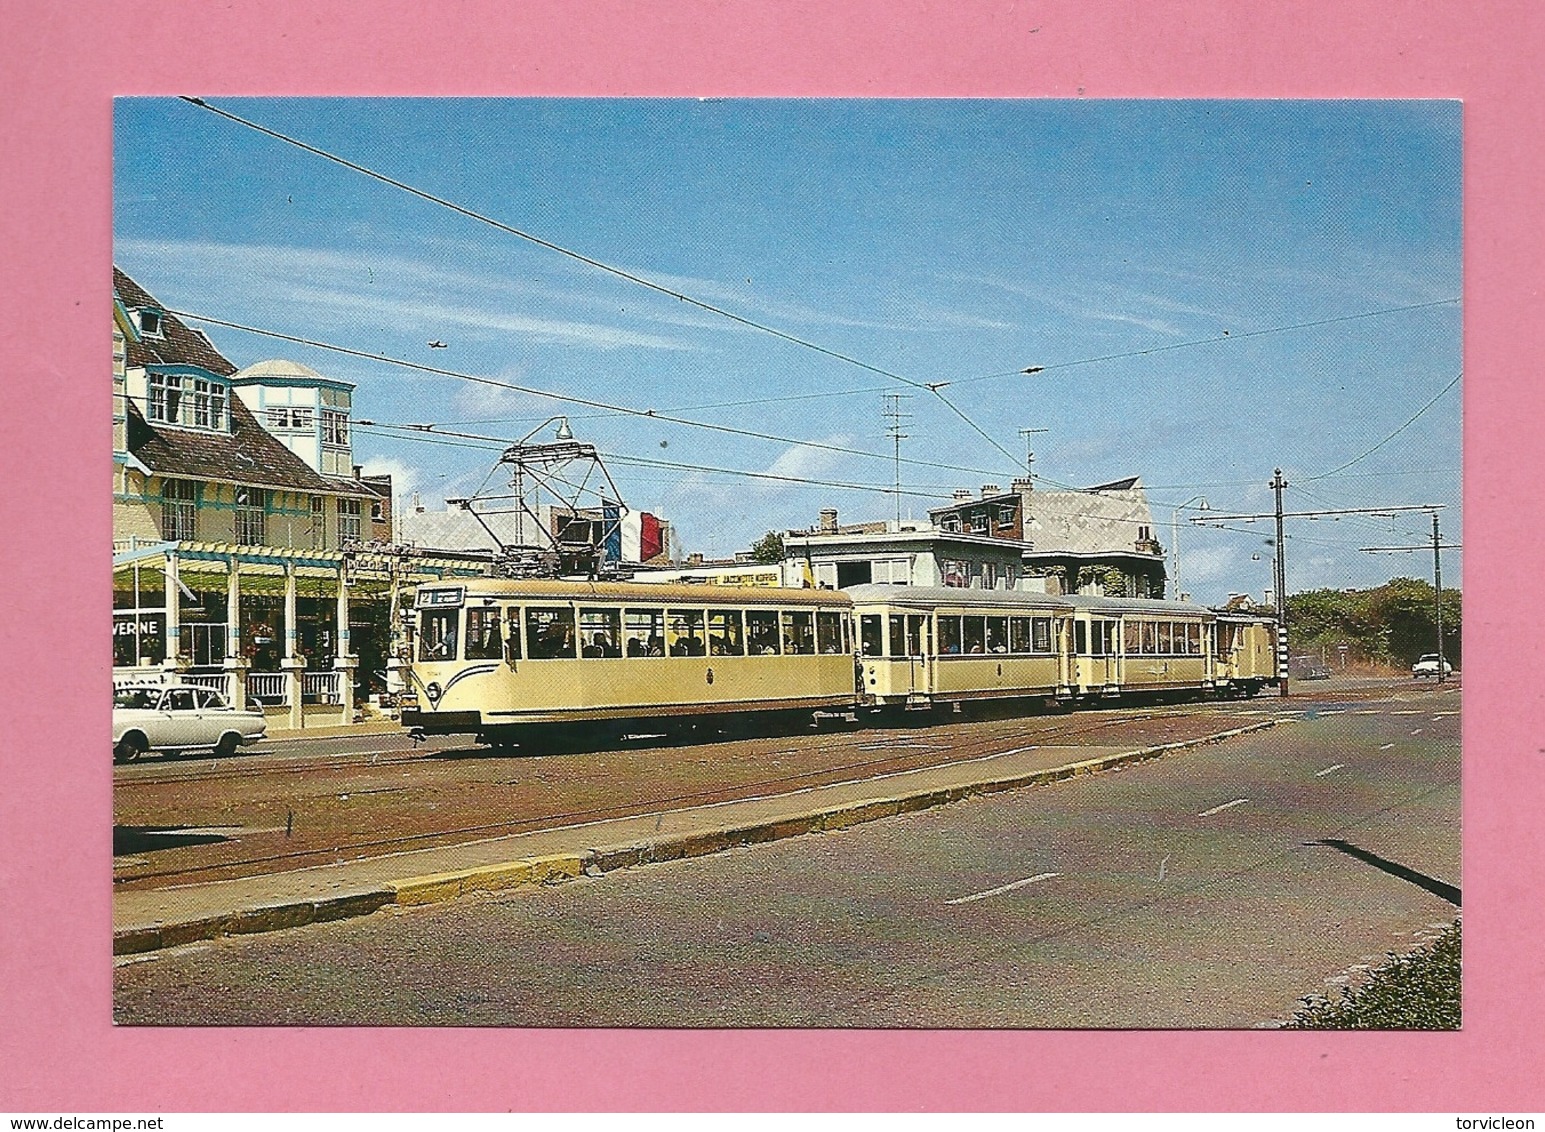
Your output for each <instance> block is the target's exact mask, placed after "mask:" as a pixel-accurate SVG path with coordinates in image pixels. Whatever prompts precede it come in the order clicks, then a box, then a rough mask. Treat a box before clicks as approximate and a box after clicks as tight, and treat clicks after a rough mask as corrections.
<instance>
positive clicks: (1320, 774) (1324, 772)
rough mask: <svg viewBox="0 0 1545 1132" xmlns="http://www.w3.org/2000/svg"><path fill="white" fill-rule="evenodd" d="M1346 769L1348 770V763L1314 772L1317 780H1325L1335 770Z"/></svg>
mask: <svg viewBox="0 0 1545 1132" xmlns="http://www.w3.org/2000/svg"><path fill="white" fill-rule="evenodd" d="M1345 769H1346V763H1337V764H1336V765H1335V766H1328V767H1326V768H1325V769H1324V770H1317V771H1315V772H1314V777H1316V778H1323V777H1324V776H1325V775H1327V774H1329V773H1330V772H1331V771H1333V770H1345Z"/></svg>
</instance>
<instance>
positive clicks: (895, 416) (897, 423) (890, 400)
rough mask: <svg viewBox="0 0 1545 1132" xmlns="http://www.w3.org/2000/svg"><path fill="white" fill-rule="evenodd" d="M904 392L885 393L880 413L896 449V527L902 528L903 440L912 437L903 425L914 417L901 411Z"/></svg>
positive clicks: (887, 433)
mask: <svg viewBox="0 0 1545 1132" xmlns="http://www.w3.org/2000/svg"><path fill="white" fill-rule="evenodd" d="M905 396H906V394H904V393H887V394H885V407H884V408H883V409H881V410H880V415H881V416H882V417H884V418H885V419H886V421H887V422H889V423H888V424H887V425H886V426H885V434H886V435H887V436H889V437H890V438H891V442H892V443H893V444H894V445H895V450H896V529H897V530H900V529H901V442H902V441H903V440H910V439H911V438H910V437H909V436H908V435H907V434H906V433H904V432H902V431H901V428H902V425H903V424H904V423H905V422H906V421H909V420H911V419H912V414H911V413H903V412H902V411H901V402H902V399H903V398H904V397H905Z"/></svg>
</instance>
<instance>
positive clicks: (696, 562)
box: [687, 551, 703, 566]
mask: <svg viewBox="0 0 1545 1132" xmlns="http://www.w3.org/2000/svg"><path fill="white" fill-rule="evenodd" d="M702 564H703V556H702V555H701V554H699V553H697V552H695V551H694V552H693V553H691V554H689V555H687V565H688V566H701V565H702Z"/></svg>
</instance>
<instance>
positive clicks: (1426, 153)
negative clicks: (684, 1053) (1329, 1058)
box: [102, 96, 1464, 1042]
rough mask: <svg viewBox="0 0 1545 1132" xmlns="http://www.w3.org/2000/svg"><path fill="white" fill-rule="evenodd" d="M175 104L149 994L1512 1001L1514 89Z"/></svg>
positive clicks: (929, 1005) (157, 311)
mask: <svg viewBox="0 0 1545 1132" xmlns="http://www.w3.org/2000/svg"><path fill="white" fill-rule="evenodd" d="M113 121H114V212H113V226H114V228H113V231H114V248H113V252H114V254H113V259H114V266H113V272H112V328H111V329H112V346H113V356H112V367H113V407H114V416H113V445H114V452H113V456H114V464H113V469H114V471H113V474H114V483H113V503H112V507H113V562H112V586H113V611H112V624H111V626H108V625H106V624H103V625H102V631H103V632H104V633H107V632H110V633H111V639H112V653H113V661H112V663H113V685H114V691H115V704H116V705H117V706H116V707H115V709H114V734H113V737H112V738H113V743H112V745H113V759H114V764H113V767H112V770H111V772H110V773H111V775H112V797H113V860H112V913H113V960H112V961H113V991H112V994H113V1002H112V1011H113V1020H114V1022H115V1023H116V1024H117V1025H118V1026H119V1027H200V1026H220V1027H228V1026H229V1027H248V1026H255V1027H290V1026H297V1027H311V1026H356V1025H357V1026H382V1027H401V1026H423V1027H457V1028H465V1027H488V1028H510V1029H525V1028H544V1029H551V1028H618V1027H624V1028H625V1027H639V1028H650V1029H669V1030H676V1029H688V1030H695V1029H702V1030H728V1029H737V1030H751V1029H770V1028H804V1029H855V1030H868V1031H872V1030H934V1029H951V1030H954V1029H965V1030H987V1029H992V1030H1000V1031H1001V1030H1018V1031H1038V1030H1058V1031H1060V1030H1068V1029H1101V1030H1117V1029H1119V1030H1141V1029H1154V1030H1197V1029H1202V1030H1257V1029H1302V1028H1345V1029H1373V1030H1455V1029H1458V1028H1459V1026H1460V1022H1461V1017H1460V1011H1459V1004H1460V981H1459V962H1458V959H1459V953H1460V924H1461V919H1460V908H1461V879H1462V877H1461V860H1460V802H1461V797H1460V777H1461V762H1460V725H1461V708H1460V701H1461V694H1462V688H1463V684H1464V679H1463V678H1464V656H1463V651H1462V642H1463V636H1462V626H1463V609H1462V606H1461V587H1460V577H1461V570H1462V564H1463V559H1462V530H1463V518H1464V515H1463V506H1462V503H1463V498H1462V492H1461V476H1460V403H1461V396H1460V395H1461V381H1460V374H1461V346H1462V343H1461V333H1460V326H1461V317H1462V313H1463V312H1462V305H1461V299H1460V296H1461V277H1460V264H1461V240H1460V221H1461V208H1460V170H1461V112H1460V104H1459V103H1458V102H1449V101H1422V100H1405V101H1401V100H1382V101H1372V100H1368V101H1355V100H1346V101H1319V102H1309V101H1291V100H1287V101H1222V100H1217V101H1196V100H1171V101H1142V100H1106V101H1101V100H1085V99H1078V100H1060V99H1046V100H994V99H957V100H934V99H916V100H859V99H848V98H830V99H782V98H770V99H736V98H703V99H698V98H690V99H688V98H651V99H633V98H588V99H572V98H506V99H462V98H435V99H414V98H267V97H213V96H212V97H209V98H191V97H188V98H179V97H133V98H120V99H118V100H117V101H116V103H115V105H114V111H113ZM104 271H105V266H104ZM104 282H105V279H104ZM104 339H105V335H104ZM104 760H105V752H104ZM104 961H105V960H104ZM1273 1040H1281V1041H1283V1042H1286V1041H1289V1040H1290V1039H1287V1038H1285V1037H1284V1038H1281V1039H1273Z"/></svg>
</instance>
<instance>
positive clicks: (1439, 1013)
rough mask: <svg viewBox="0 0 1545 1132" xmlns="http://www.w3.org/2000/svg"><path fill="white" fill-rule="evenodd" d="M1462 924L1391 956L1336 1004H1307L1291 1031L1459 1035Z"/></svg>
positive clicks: (1316, 998)
mask: <svg viewBox="0 0 1545 1132" xmlns="http://www.w3.org/2000/svg"><path fill="white" fill-rule="evenodd" d="M1459 959H1460V922H1459V921H1458V920H1455V921H1454V922H1453V923H1452V924H1451V925H1449V927H1448V928H1446V929H1445V930H1444V932H1443V934H1442V935H1441V936H1439V937H1438V938H1437V939H1436V940H1435V941H1433V942H1432V943H1430V944H1428V945H1427V946H1426V947H1423V948H1421V949H1419V950H1417V951H1413V952H1411V953H1410V954H1409V955H1396V954H1394V953H1393V952H1391V953H1390V955H1389V958H1388V959H1387V960H1386V961H1385V962H1384V963H1383V964H1381V965H1380V966H1378V967H1375V968H1374V969H1373V970H1372V971H1370V972H1369V974H1368V978H1367V979H1366V980H1364V981H1363V982H1362V983H1360V984H1358V985H1357V986H1355V987H1347V988H1345V989H1343V990H1342V991H1341V994H1340V997H1339V998H1337V999H1336V1000H1335V1001H1331V1000H1330V999H1327V998H1324V997H1323V996H1320V995H1313V996H1310V997H1307V998H1305V999H1304V1000H1303V1003H1304V1005H1303V1006H1302V1007H1301V1008H1300V1009H1299V1011H1298V1013H1297V1014H1295V1015H1294V1016H1293V1020H1292V1021H1290V1022H1289V1023H1288V1024H1287V1026H1286V1027H1285V1028H1286V1029H1289V1030H1457V1029H1459V1021H1460V997H1459V969H1460V962H1459Z"/></svg>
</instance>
